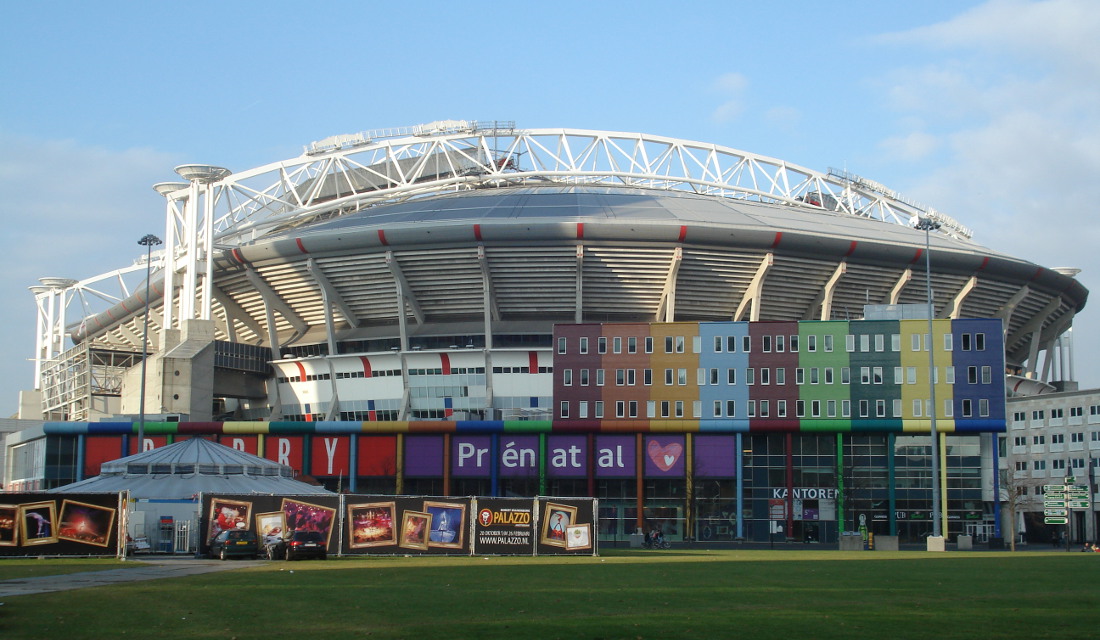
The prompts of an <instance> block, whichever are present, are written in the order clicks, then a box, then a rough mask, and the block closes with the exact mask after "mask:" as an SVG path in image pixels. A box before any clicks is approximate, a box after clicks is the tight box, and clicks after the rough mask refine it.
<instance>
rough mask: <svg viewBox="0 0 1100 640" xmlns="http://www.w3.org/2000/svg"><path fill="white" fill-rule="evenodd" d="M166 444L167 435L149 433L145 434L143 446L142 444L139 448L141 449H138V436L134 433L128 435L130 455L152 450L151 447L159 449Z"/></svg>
mask: <svg viewBox="0 0 1100 640" xmlns="http://www.w3.org/2000/svg"><path fill="white" fill-rule="evenodd" d="M166 444H168V436H150V435H147V436H145V446H143V447H142V448H141V451H138V437H137V436H136V435H135V436H131V437H130V455H134V454H135V453H144V452H146V451H152V450H153V449H159V448H161V447H163V446H164V445H166Z"/></svg>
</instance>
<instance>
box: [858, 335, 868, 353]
mask: <svg viewBox="0 0 1100 640" xmlns="http://www.w3.org/2000/svg"><path fill="white" fill-rule="evenodd" d="M859 350H860V351H861V352H862V353H867V352H868V351H870V350H871V334H869V333H864V334H862V335H860V336H859Z"/></svg>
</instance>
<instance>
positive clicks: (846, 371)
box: [840, 367, 852, 384]
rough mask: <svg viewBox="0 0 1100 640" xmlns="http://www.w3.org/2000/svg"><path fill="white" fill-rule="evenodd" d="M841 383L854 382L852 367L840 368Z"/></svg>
mask: <svg viewBox="0 0 1100 640" xmlns="http://www.w3.org/2000/svg"><path fill="white" fill-rule="evenodd" d="M840 384H852V369H851V368H849V367H841V368H840Z"/></svg>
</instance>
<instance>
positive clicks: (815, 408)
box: [810, 400, 821, 418]
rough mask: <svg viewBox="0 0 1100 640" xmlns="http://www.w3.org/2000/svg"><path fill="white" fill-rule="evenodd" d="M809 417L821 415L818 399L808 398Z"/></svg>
mask: <svg viewBox="0 0 1100 640" xmlns="http://www.w3.org/2000/svg"><path fill="white" fill-rule="evenodd" d="M810 417H811V418H820V417H821V401H820V400H810Z"/></svg>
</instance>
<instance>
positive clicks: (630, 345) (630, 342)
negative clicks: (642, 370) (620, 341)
mask: <svg viewBox="0 0 1100 640" xmlns="http://www.w3.org/2000/svg"><path fill="white" fill-rule="evenodd" d="M626 352H627V353H638V338H636V337H634V336H631V337H629V338H627V339H626Z"/></svg>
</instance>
